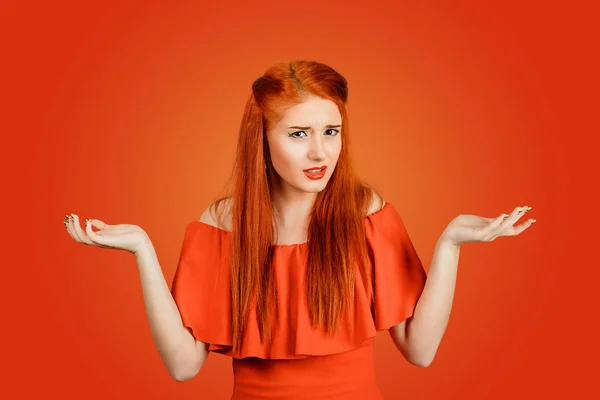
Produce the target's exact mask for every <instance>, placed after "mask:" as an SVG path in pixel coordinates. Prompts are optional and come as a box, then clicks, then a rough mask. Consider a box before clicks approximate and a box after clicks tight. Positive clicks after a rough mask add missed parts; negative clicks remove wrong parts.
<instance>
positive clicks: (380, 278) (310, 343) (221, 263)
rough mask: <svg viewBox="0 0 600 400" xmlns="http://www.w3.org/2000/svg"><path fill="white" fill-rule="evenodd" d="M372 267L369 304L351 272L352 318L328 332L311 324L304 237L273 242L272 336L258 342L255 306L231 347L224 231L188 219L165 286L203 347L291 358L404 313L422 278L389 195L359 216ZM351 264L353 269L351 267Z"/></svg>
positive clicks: (331, 349)
mask: <svg viewBox="0 0 600 400" xmlns="http://www.w3.org/2000/svg"><path fill="white" fill-rule="evenodd" d="M364 223H365V232H366V238H367V245H368V248H369V260H370V263H371V265H370V267H371V270H372V272H373V280H374V281H373V283H374V296H375V298H374V304H375V308H374V310H372V309H371V298H370V297H369V296H368V291H367V290H366V287H365V285H364V283H363V282H362V278H361V276H360V274H359V273H358V272H357V274H356V279H357V282H356V285H355V299H354V310H353V317H354V319H353V323H352V324H348V323H345V324H343V325H342V329H341V330H340V332H339V334H338V335H337V336H334V337H330V336H327V335H326V334H325V333H324V332H322V331H321V330H319V329H317V328H314V327H312V325H311V324H310V317H309V313H308V308H307V306H306V301H305V299H306V292H305V281H304V272H305V269H306V258H307V245H306V243H302V244H294V245H285V246H275V253H274V256H273V263H274V265H273V267H274V273H275V285H276V291H277V298H278V302H277V305H276V307H277V318H276V320H275V321H274V323H275V325H274V327H273V335H272V343H271V344H270V345H268V344H264V343H261V342H260V337H259V333H258V321H257V318H256V313H255V311H256V309H255V306H254V304H252V305H251V308H250V315H249V319H248V321H247V326H246V329H245V333H244V338H243V342H242V346H241V348H240V349H239V350H238V351H236V352H235V353H234V352H233V351H232V333H233V329H232V321H231V297H230V295H231V287H230V280H229V278H230V272H229V246H230V240H231V237H230V232H228V231H225V230H221V229H219V228H216V227H214V226H211V225H208V224H205V223H202V222H200V221H194V222H191V223H190V224H188V226H187V228H186V231H185V236H184V240H183V245H182V248H181V255H180V258H179V263H178V266H177V270H176V272H175V276H174V279H173V284H172V289H171V293H172V295H173V298H174V300H175V302H176V304H177V307H178V308H179V311H180V314H181V317H182V320H183V324H184V325H185V326H186V327H187V328H188V329H189V330H190V332H191V333H192V335H193V336H194V337H195V338H196V339H197V340H199V341H202V342H205V343H209V344H210V346H209V351H213V352H217V353H221V354H224V355H228V356H231V357H234V358H245V357H258V358H264V359H296V358H306V357H309V356H318V355H327V354H336V353H342V352H345V351H348V350H352V349H355V348H357V347H359V346H361V345H362V344H364V343H365V341H366V340H368V339H371V338H373V337H374V336H375V335H376V333H377V330H383V329H387V328H389V327H391V326H393V325H396V324H398V323H400V322H402V321H404V320H405V319H407V318H409V317H411V316H412V315H413V312H414V308H415V305H416V303H417V300H418V298H419V296H420V295H421V292H422V290H423V287H424V285H425V280H426V274H425V271H424V269H423V266H422V264H421V262H420V259H419V257H418V256H417V253H416V251H415V249H414V247H413V245H412V242H411V240H410V239H409V237H408V234H407V232H406V229H405V227H404V224H403V222H402V219H401V218H400V216H399V215H398V213H397V211H396V209H395V208H394V206H393V205H392V204H391V203H389V202H388V203H386V204H385V206H384V207H383V208H382V209H381V210H379V211H377V212H375V213H374V214H371V215H369V216H368V217H366V218H365V221H364ZM357 271H358V270H357Z"/></svg>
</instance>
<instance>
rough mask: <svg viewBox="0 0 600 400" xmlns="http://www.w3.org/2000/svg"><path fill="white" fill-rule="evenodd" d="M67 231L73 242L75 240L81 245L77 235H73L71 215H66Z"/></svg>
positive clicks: (73, 227)
mask: <svg viewBox="0 0 600 400" xmlns="http://www.w3.org/2000/svg"><path fill="white" fill-rule="evenodd" d="M67 231H68V232H69V235H71V237H72V238H73V240H75V241H76V242H77V243H81V239H79V236H77V234H76V233H75V226H74V225H73V217H72V214H71V215H67Z"/></svg>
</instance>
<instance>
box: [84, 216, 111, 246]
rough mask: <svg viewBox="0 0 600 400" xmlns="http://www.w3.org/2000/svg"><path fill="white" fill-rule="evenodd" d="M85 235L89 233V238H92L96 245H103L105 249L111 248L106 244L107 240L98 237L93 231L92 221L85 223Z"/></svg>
mask: <svg viewBox="0 0 600 400" xmlns="http://www.w3.org/2000/svg"><path fill="white" fill-rule="evenodd" d="M85 233H87V235H88V237H89V238H90V240H91V241H92V242H93V243H94V244H96V245H101V246H104V247H111V246H110V245H109V244H108V243H107V242H106V238H105V237H103V236H101V235H98V234H97V233H96V232H94V231H93V230H92V222H91V220H89V219H88V220H87V221H86V223H85Z"/></svg>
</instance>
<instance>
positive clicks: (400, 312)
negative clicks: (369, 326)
mask: <svg viewBox="0 0 600 400" xmlns="http://www.w3.org/2000/svg"><path fill="white" fill-rule="evenodd" d="M365 228H366V234H367V240H368V241H369V244H370V247H371V249H372V254H371V259H372V262H373V273H374V277H373V279H374V286H375V290H374V296H375V310H374V316H373V320H374V321H373V322H374V324H375V328H376V329H377V330H384V329H388V328H390V327H392V326H394V325H397V324H399V323H400V322H402V321H404V320H405V319H407V318H410V317H412V316H413V314H414V310H415V306H416V304H417V301H418V300H419V297H420V296H421V293H422V292H423V289H424V287H425V282H426V280H427V274H426V273H425V269H424V268H423V264H422V263H421V259H420V258H419V256H418V254H417V252H416V250H415V247H414V245H413V243H412V241H411V239H410V237H409V235H408V232H407V231H406V227H405V226H404V222H403V221H402V218H401V217H400V215H399V214H398V212H397V210H396V208H395V207H394V206H393V205H392V204H391V203H389V202H387V203H386V204H385V206H384V208H383V209H381V210H380V211H378V212H376V213H374V214H372V215H371V217H370V218H368V219H367V221H366V226H365Z"/></svg>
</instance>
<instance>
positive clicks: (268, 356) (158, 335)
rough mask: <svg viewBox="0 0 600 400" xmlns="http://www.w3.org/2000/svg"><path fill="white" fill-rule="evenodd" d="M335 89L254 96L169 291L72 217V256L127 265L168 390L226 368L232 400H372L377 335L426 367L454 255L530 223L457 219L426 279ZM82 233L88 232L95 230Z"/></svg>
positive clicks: (150, 259) (289, 80)
mask: <svg viewBox="0 0 600 400" xmlns="http://www.w3.org/2000/svg"><path fill="white" fill-rule="evenodd" d="M347 96H348V87H347V82H346V79H345V78H344V77H343V76H342V75H340V74H339V73H338V72H336V71H335V70H333V69H332V68H330V67H329V66H327V65H324V64H321V63H317V62H309V61H295V62H289V63H280V64H276V65H274V66H273V67H271V68H270V69H269V70H267V71H266V72H265V74H264V75H263V76H261V77H260V78H258V79H257V80H256V81H255V82H254V83H253V85H252V93H251V95H250V97H249V99H248V101H247V104H246V109H245V112H244V116H243V119H242V124H241V127H240V132H239V141H238V147H237V157H236V162H235V168H234V171H233V175H232V180H231V181H230V183H232V188H231V189H230V192H229V194H228V195H227V196H225V197H223V198H220V199H218V200H217V201H216V202H215V203H214V204H212V205H211V206H209V207H208V208H207V209H206V210H205V211H204V213H203V214H202V215H201V217H200V219H199V220H198V221H192V222H190V223H189V224H188V225H187V227H186V230H185V235H184V239H183V245H182V249H181V256H180V260H179V264H178V267H177V271H176V273H175V278H174V282H173V285H172V288H171V290H169V289H168V287H167V284H166V282H165V280H164V277H163V275H162V272H161V269H160V266H159V264H158V261H157V258H156V253H155V252H154V249H153V246H152V243H151V241H150V239H149V238H148V236H147V235H146V234H145V232H144V231H143V230H142V229H141V228H140V227H138V226H135V225H107V224H105V223H103V222H102V221H99V220H95V219H92V220H86V227H85V231H83V230H82V229H81V227H80V224H79V219H78V217H77V216H75V215H73V214H72V218H69V217H68V216H67V219H68V222H65V224H66V226H67V229H68V231H69V233H70V234H71V236H73V238H74V239H75V240H77V241H78V242H82V243H86V244H90V245H96V246H100V247H108V248H118V249H125V250H128V251H130V252H132V253H134V254H135V255H136V259H137V263H138V267H139V271H140V277H141V280H142V287H143V293H144V301H145V305H146V310H147V314H148V318H149V321H150V326H151V330H152V335H153V338H154V340H155V343H156V346H157V348H158V351H159V353H160V355H161V357H162V359H163V361H164V363H165V365H166V367H167V369H168V371H169V372H170V374H171V376H172V377H173V378H174V379H176V380H178V381H183V380H187V379H191V378H192V377H194V376H195V375H196V374H197V373H198V372H199V371H200V369H201V367H202V365H203V364H204V362H205V361H206V359H207V357H208V354H209V352H211V351H212V352H217V353H221V354H224V355H227V356H230V357H232V362H233V371H234V376H235V378H234V382H235V384H234V389H233V396H232V399H259V398H260V399H283V398H285V399H296V398H298V399H300V398H302V399H305V398H310V399H346V400H348V399H381V398H382V396H381V393H380V391H379V389H378V388H377V384H376V381H375V375H374V363H373V339H374V337H375V335H376V332H377V331H378V330H384V329H385V330H388V331H389V333H390V335H391V337H392V340H393V342H394V343H395V345H396V347H397V348H398V350H399V351H400V352H401V353H402V354H403V355H404V357H405V358H406V359H407V360H408V361H409V362H410V363H412V364H414V365H418V366H422V367H425V366H428V365H429V364H430V363H431V361H432V360H433V358H434V356H435V353H436V351H437V348H438V346H439V344H440V342H441V339H442V336H443V334H444V331H445V329H446V326H447V322H448V318H449V314H450V308H451V303H452V298H453V295H454V286H455V279H456V270H457V265H458V256H459V248H460V245H462V244H464V243H469V242H477V241H482V242H483V241H492V240H494V239H495V238H496V237H498V236H509V235H511V236H512V235H517V234H519V233H520V232H522V231H523V230H524V229H526V228H527V227H529V226H530V225H531V224H532V223H533V222H534V220H529V221H527V222H526V223H524V224H521V225H519V226H517V227H513V224H514V223H515V222H516V221H517V219H519V218H520V217H521V216H522V215H523V214H524V213H525V212H526V211H528V209H527V208H526V207H517V208H515V210H514V211H513V212H512V213H511V214H510V215H506V214H502V215H501V216H499V217H497V218H483V217H477V216H474V215H460V216H458V217H457V218H455V219H454V220H453V221H452V222H451V223H450V224H449V225H448V226H447V228H446V229H445V230H444V232H443V234H442V236H441V237H440V239H439V240H438V243H437V245H436V249H435V253H434V257H433V263H432V266H431V268H430V271H429V276H427V275H426V273H425V270H424V268H423V265H422V264H421V261H420V259H419V257H418V255H417V253H416V252H415V249H414V247H413V245H412V243H411V240H410V238H409V236H408V234H407V231H406V229H405V227H404V224H403V222H402V219H401V218H400V215H399V214H398V212H397V210H396V209H395V207H394V206H393V205H392V204H391V203H390V202H385V201H384V200H383V199H382V198H381V196H380V195H379V194H378V193H376V192H375V191H374V190H372V189H371V188H370V187H369V186H368V185H367V184H365V183H363V182H360V181H359V180H358V179H357V178H356V176H355V175H354V173H353V170H352V166H351V162H350V157H349V154H350V153H349V145H350V138H351V134H350V129H349V123H348V115H347V114H346V108H345V105H346V101H347ZM92 226H93V227H96V228H97V229H98V231H93V230H92Z"/></svg>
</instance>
